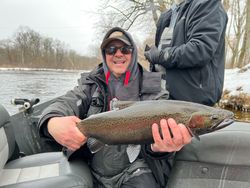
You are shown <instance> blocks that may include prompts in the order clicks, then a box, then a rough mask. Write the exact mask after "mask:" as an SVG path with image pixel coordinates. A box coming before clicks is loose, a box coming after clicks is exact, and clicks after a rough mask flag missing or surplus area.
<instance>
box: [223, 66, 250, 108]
mask: <svg viewBox="0 0 250 188" xmlns="http://www.w3.org/2000/svg"><path fill="white" fill-rule="evenodd" d="M219 106H221V107H227V108H233V109H236V110H240V111H250V64H248V65H246V66H245V67H244V68H241V69H238V68H236V69H226V71H225V82H224V92H223V96H222V99H221V100H220V103H219Z"/></svg>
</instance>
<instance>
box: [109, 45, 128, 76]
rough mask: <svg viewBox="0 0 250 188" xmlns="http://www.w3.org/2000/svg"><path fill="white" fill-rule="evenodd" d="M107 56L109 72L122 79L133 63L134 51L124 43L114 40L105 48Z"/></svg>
mask: <svg viewBox="0 0 250 188" xmlns="http://www.w3.org/2000/svg"><path fill="white" fill-rule="evenodd" d="M122 47H123V49H122V50H121V48H122ZM110 52H113V53H110ZM105 56H106V63H107V66H108V68H109V70H110V71H111V72H112V73H113V74H114V75H115V77H120V76H121V75H122V74H124V73H125V72H126V71H127V69H128V66H129V64H130V63H131V58H132V49H129V48H128V46H127V45H126V44H125V43H123V42H122V41H120V40H114V41H112V42H110V43H109V44H108V45H107V46H106V47H105Z"/></svg>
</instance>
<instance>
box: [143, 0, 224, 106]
mask: <svg viewBox="0 0 250 188" xmlns="http://www.w3.org/2000/svg"><path fill="white" fill-rule="evenodd" d="M174 2H175V3H174V4H173V6H172V7H171V9H170V10H168V11H166V12H163V13H162V14H161V16H160V18H159V20H158V23H157V31H156V36H155V45H153V46H151V47H147V48H146V49H145V53H144V55H145V57H146V59H148V61H149V62H150V64H151V67H152V69H151V70H152V71H158V70H159V67H160V68H161V67H164V68H165V70H164V71H165V73H164V76H165V79H166V89H167V90H168V91H169V93H170V99H174V100H184V101H192V102H197V103H202V104H205V105H209V106H213V105H214V104H215V103H216V102H218V101H219V100H220V98H221V94H222V89H223V82H224V67H225V30H226V25H227V15H226V12H225V10H224V8H223V6H222V4H221V1H220V0H175V1H174Z"/></svg>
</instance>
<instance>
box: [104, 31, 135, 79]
mask: <svg viewBox="0 0 250 188" xmlns="http://www.w3.org/2000/svg"><path fill="white" fill-rule="evenodd" d="M116 31H120V32H122V33H123V34H124V35H125V36H126V37H127V38H128V39H129V42H130V44H131V46H132V47H133V52H132V58H131V63H130V65H129V66H128V69H127V71H126V72H125V73H124V75H122V77H121V79H122V80H124V82H130V81H131V80H133V79H134V78H135V77H136V76H137V73H138V64H137V47H136V45H135V43H134V41H133V39H132V36H131V35H130V34H129V33H128V32H126V31H125V30H123V29H122V28H120V27H114V28H112V29H110V30H109V31H108V32H107V34H106V35H105V36H104V38H103V41H104V40H106V39H108V38H109V36H110V35H111V34H112V33H114V32H116ZM101 51H102V59H103V69H104V73H105V76H106V82H108V79H109V78H110V77H114V75H113V74H112V73H111V72H110V71H109V68H108V66H107V63H106V58H105V52H104V49H101Z"/></svg>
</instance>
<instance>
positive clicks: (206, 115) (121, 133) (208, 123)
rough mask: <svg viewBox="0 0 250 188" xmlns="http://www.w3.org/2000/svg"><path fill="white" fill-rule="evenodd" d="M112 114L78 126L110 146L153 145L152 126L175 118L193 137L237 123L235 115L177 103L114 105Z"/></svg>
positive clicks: (109, 113) (86, 120)
mask: <svg viewBox="0 0 250 188" xmlns="http://www.w3.org/2000/svg"><path fill="white" fill-rule="evenodd" d="M111 105H112V109H114V110H112V111H108V112H103V113H99V114H95V115H91V116H90V117H88V118H86V119H84V120H82V121H81V122H79V123H78V128H79V130H80V131H81V132H82V133H83V134H84V135H85V136H87V137H90V138H91V137H92V138H95V139H96V140H99V141H100V142H102V143H104V144H108V145H116V144H149V143H153V136H152V130H151V127H152V124H153V123H157V124H158V125H159V123H160V120H161V119H163V118H164V119H168V118H173V119H175V120H176V122H177V123H183V124H184V125H185V126H186V127H187V128H188V130H189V132H190V134H191V135H192V136H194V137H196V138H198V139H199V135H202V134H205V133H210V132H213V131H216V130H219V129H221V128H224V127H226V126H228V125H230V124H231V123H233V116H234V114H233V113H232V112H231V111H228V110H223V109H218V108H214V107H209V106H205V105H201V104H197V103H192V102H184V101H177V100H150V101H137V102H132V101H113V103H112V104H111Z"/></svg>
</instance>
